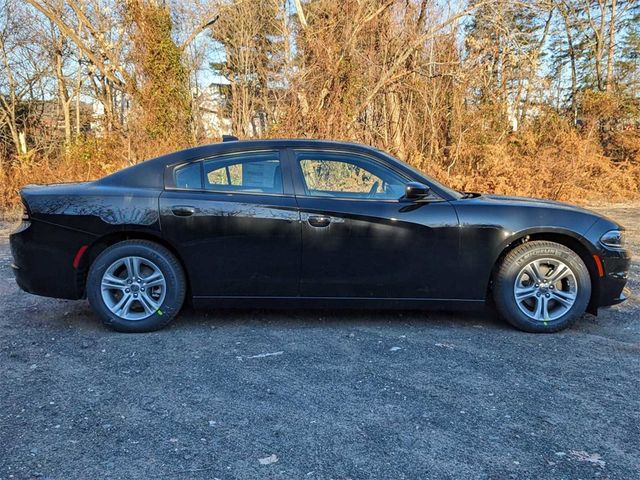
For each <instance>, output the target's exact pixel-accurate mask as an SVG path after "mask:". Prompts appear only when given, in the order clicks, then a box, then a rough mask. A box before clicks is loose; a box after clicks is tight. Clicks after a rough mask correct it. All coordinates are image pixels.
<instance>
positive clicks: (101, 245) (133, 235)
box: [76, 230, 191, 299]
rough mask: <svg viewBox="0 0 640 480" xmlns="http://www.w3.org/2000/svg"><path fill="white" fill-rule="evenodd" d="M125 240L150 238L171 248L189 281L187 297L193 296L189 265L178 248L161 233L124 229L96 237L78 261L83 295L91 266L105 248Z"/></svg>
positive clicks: (168, 248)
mask: <svg viewBox="0 0 640 480" xmlns="http://www.w3.org/2000/svg"><path fill="white" fill-rule="evenodd" d="M125 240H148V241H151V242H154V243H157V244H158V245H161V246H163V247H165V248H166V249H167V250H169V251H170V252H171V253H172V254H173V255H174V256H175V257H176V259H177V260H178V262H179V263H180V266H181V267H182V270H183V271H184V274H185V275H184V276H185V280H186V282H187V295H186V298H187V299H188V298H190V297H191V283H190V279H189V273H188V270H187V266H186V265H185V263H184V260H183V259H182V256H181V255H180V253H179V252H178V250H177V249H176V248H175V247H174V246H173V245H172V244H171V243H169V242H167V241H166V240H165V239H164V238H163V237H162V236H161V235H160V234H159V233H155V232H149V231H144V230H122V231H116V232H110V233H107V234H105V235H102V236H100V237H98V238H96V239H95V240H94V241H93V242H92V243H91V244H89V246H88V247H87V249H86V251H85V252H84V254H83V255H82V258H81V259H80V262H79V263H78V268H77V273H76V276H77V278H76V281H77V284H78V288H79V289H80V291H81V292H82V296H83V297H84V296H86V293H87V292H86V282H87V275H88V273H89V268H90V267H91V265H92V264H93V262H94V261H95V259H96V258H98V255H100V254H101V253H102V252H103V251H104V250H106V249H107V248H109V247H111V246H112V245H115V244H116V243H120V242H123V241H125Z"/></svg>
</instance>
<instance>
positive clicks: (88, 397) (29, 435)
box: [0, 206, 640, 480]
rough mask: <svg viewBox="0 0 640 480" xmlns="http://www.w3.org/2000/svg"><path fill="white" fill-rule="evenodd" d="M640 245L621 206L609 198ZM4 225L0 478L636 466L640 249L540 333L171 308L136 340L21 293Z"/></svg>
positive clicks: (494, 325)
mask: <svg viewBox="0 0 640 480" xmlns="http://www.w3.org/2000/svg"><path fill="white" fill-rule="evenodd" d="M606 211H607V213H608V214H609V215H610V216H612V217H614V218H616V219H619V220H621V221H622V222H623V223H625V224H627V226H628V227H629V228H630V233H631V235H630V236H631V248H632V250H633V251H634V252H635V253H636V254H637V253H638V252H640V215H639V209H638V207H637V206H635V207H607V208H606ZM9 263H10V253H9V249H8V245H7V239H6V236H5V237H3V238H2V239H0V362H1V363H0V365H1V366H2V375H1V376H0V479H9V478H14V479H29V478H47V479H55V480H63V479H107V478H108V479H138V478H145V479H152V478H175V479H183V478H184V479H214V478H219V479H243V480H245V479H251V478H282V479H322V480H326V479H332V478H335V479H359V478H362V479H365V478H366V479H372V478H375V479H391V478H393V479H403V478H407V479H415V478H487V479H505V478H506V479H508V478H519V479H520V478H537V479H542V478H549V479H569V478H571V479H574V478H582V479H586V478H611V479H614V478H616V479H631V478H638V477H639V475H640V473H639V472H640V381H639V376H640V303H639V299H638V296H637V292H638V291H640V264H639V261H638V257H637V256H636V257H635V259H634V264H633V270H632V274H631V280H630V286H631V288H632V289H633V291H634V292H636V295H635V296H634V297H632V298H631V299H630V300H629V301H628V302H626V303H624V304H622V305H620V306H617V307H614V308H611V309H608V310H603V311H602V313H601V314H600V315H599V316H598V317H597V318H596V317H593V316H590V315H587V316H585V317H584V318H583V319H582V320H581V321H579V322H578V324H577V325H576V326H575V327H574V328H572V329H570V330H568V331H565V332H562V333H559V334H555V335H531V334H525V333H522V332H518V331H516V330H514V329H512V328H511V327H509V326H508V325H505V324H503V323H502V322H500V321H499V320H497V319H495V318H494V317H493V315H492V314H490V313H485V314H473V315H468V314H464V315H463V314H453V313H451V314H444V313H422V312H394V313H389V312H380V313H377V312H340V311H331V312H325V311H262V310H242V311H212V312H207V313H202V312H190V311H187V312H185V313H184V314H183V315H182V316H181V317H180V318H179V320H178V321H177V322H176V323H175V324H174V325H173V326H172V327H171V328H169V329H167V330H164V331H160V332H156V333H150V334H143V335H125V334H117V333H113V332H110V331H108V330H105V329H104V328H103V327H102V326H101V324H100V323H99V321H98V319H97V318H96V316H95V315H94V314H93V313H92V312H91V310H90V309H89V307H88V305H87V303H86V302H84V301H78V302H72V301H60V300H53V299H46V298H39V297H35V296H31V295H28V294H25V293H23V292H21V291H19V290H18V289H17V287H16V285H15V283H14V281H13V278H12V274H11V271H10V268H9Z"/></svg>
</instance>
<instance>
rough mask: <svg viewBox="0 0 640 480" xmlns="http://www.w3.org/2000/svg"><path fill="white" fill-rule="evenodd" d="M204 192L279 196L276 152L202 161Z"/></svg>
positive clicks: (281, 190)
mask: <svg viewBox="0 0 640 480" xmlns="http://www.w3.org/2000/svg"><path fill="white" fill-rule="evenodd" d="M204 188H205V189H206V190H215V191H223V192H249V193H270V194H281V193H283V188H282V168H281V166H280V155H279V152H277V151H266V152H246V153H241V154H230V155H221V156H218V157H215V158H212V159H209V160H205V161H204Z"/></svg>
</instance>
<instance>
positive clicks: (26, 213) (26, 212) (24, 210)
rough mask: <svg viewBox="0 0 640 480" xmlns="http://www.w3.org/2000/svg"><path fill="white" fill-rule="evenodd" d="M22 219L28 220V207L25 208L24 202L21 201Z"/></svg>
mask: <svg viewBox="0 0 640 480" xmlns="http://www.w3.org/2000/svg"><path fill="white" fill-rule="evenodd" d="M22 221H23V222H27V221H29V209H28V208H27V205H26V203H24V201H23V202H22Z"/></svg>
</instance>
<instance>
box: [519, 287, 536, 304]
mask: <svg viewBox="0 0 640 480" xmlns="http://www.w3.org/2000/svg"><path fill="white" fill-rule="evenodd" d="M515 295H516V300H517V301H518V302H521V301H523V300H526V299H527V298H531V297H535V296H536V287H534V286H533V285H532V286H529V287H518V286H516V290H515Z"/></svg>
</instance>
